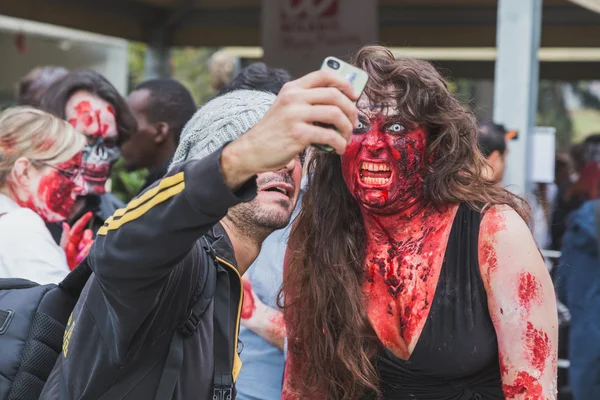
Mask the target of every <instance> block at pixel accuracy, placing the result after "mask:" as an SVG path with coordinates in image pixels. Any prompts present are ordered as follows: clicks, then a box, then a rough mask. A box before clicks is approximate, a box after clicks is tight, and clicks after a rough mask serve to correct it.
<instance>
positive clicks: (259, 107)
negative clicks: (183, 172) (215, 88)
mask: <svg viewBox="0 0 600 400" xmlns="http://www.w3.org/2000/svg"><path fill="white" fill-rule="evenodd" d="M274 101H275V95H274V94H272V93H268V92H259V91H255V90H236V91H233V92H230V93H227V94H224V95H222V96H219V97H216V98H215V99H213V100H211V101H209V102H208V103H206V104H205V105H204V106H203V107H201V108H200V109H199V110H198V111H196V113H195V114H194V116H193V117H192V119H190V120H189V121H188V123H187V124H186V125H185V127H184V128H183V131H182V132H181V137H180V139H179V146H178V147H177V150H176V151H175V155H174V156H173V161H172V162H171V167H172V166H173V165H176V164H179V163H181V162H183V161H187V160H192V159H196V160H197V159H200V158H203V157H205V156H207V155H209V154H210V153H212V152H214V151H215V150H217V149H218V148H220V147H221V146H223V145H224V144H225V143H227V142H229V141H231V140H235V139H237V138H238V137H240V136H241V135H242V134H243V133H246V132H247V131H248V130H250V128H252V127H253V126H254V125H255V124H256V123H257V122H258V121H259V120H260V119H261V118H262V117H263V116H264V115H265V113H266V112H267V110H268V109H269V108H270V107H271V105H272V104H273V102H274Z"/></svg>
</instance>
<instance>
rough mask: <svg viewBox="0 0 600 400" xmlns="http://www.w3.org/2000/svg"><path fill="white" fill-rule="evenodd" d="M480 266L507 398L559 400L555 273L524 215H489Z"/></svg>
mask: <svg viewBox="0 0 600 400" xmlns="http://www.w3.org/2000/svg"><path fill="white" fill-rule="evenodd" d="M479 264H480V269H481V274H482V277H483V280H484V284H485V287H486V291H487V295H488V307H489V312H490V316H491V318H492V322H493V323H494V327H495V329H496V334H497V337H498V352H499V361H500V371H501V376H502V389H503V391H504V395H505V396H506V398H507V399H511V400H512V399H514V400H550V399H555V398H556V378H557V375H556V363H557V348H558V317H557V313H556V300H555V295H554V289H553V285H552V281H551V279H550V276H549V274H548V272H547V270H546V267H545V265H544V262H543V259H542V257H541V254H540V252H539V250H538V249H537V247H536V245H535V242H534V240H533V237H532V235H531V233H530V231H529V229H528V227H527V225H526V224H525V222H524V221H523V220H522V219H521V217H519V215H518V214H517V213H516V212H515V211H514V210H512V209H509V208H506V207H505V208H498V207H495V208H492V209H491V210H488V212H487V213H486V214H485V216H484V217H483V220H482V222H481V231H480V235H479Z"/></svg>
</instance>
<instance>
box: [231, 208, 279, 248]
mask: <svg viewBox="0 0 600 400" xmlns="http://www.w3.org/2000/svg"><path fill="white" fill-rule="evenodd" d="M284 207H285V206H284ZM282 208H283V207H282ZM227 219H228V220H229V221H231V222H232V223H233V224H234V225H235V226H236V228H237V229H238V230H239V231H240V233H243V234H244V235H245V236H247V237H248V236H249V237H252V238H253V239H256V240H259V241H261V242H262V241H263V240H264V239H265V238H266V237H267V236H268V235H270V234H271V232H273V231H275V230H277V229H282V228H285V227H286V226H287V225H288V224H289V223H290V219H291V212H289V215H288V213H286V212H283V209H282V211H273V210H264V209H261V207H260V205H259V204H257V202H256V200H254V201H251V202H249V203H242V204H238V205H237V206H235V207H232V208H230V209H229V212H228V213H227Z"/></svg>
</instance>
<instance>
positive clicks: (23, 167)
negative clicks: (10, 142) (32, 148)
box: [11, 157, 34, 186]
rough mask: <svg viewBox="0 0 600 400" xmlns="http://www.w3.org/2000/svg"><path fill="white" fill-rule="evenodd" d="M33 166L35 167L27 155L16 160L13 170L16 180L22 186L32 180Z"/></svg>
mask: <svg viewBox="0 0 600 400" xmlns="http://www.w3.org/2000/svg"><path fill="white" fill-rule="evenodd" d="M31 168H34V166H33V165H32V164H31V161H29V160H28V159H27V158H25V157H19V158H18V159H17V161H15V163H14V165H13V168H12V172H11V175H12V176H13V180H14V182H16V183H18V184H19V185H22V186H27V185H29V182H30V181H31Z"/></svg>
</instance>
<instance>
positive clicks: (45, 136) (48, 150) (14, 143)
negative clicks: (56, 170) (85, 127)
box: [0, 107, 86, 187]
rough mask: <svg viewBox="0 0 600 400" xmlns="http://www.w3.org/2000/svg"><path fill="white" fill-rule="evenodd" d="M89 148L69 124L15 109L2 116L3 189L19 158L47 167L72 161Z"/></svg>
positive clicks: (31, 110) (26, 109)
mask: <svg viewBox="0 0 600 400" xmlns="http://www.w3.org/2000/svg"><path fill="white" fill-rule="evenodd" d="M85 144H86V139H85V136H84V135H83V134H81V133H79V132H78V131H76V130H75V128H73V127H72V126H71V124H69V123H68V122H67V121H64V120H62V119H60V118H57V117H55V116H53V115H51V114H48V113H47V112H44V111H41V110H38V109H36V108H33V107H12V108H9V109H7V110H5V111H4V112H2V114H0V187H1V186H4V184H5V181H6V177H7V176H8V174H9V173H10V171H11V170H12V168H13V166H14V164H15V162H16V161H17V160H18V159H19V158H20V157H25V158H28V159H30V160H32V161H38V162H44V163H48V164H60V163H62V162H65V161H67V160H69V159H71V158H72V157H73V156H75V155H76V154H77V153H78V152H80V151H81V150H82V149H83V147H84V146H85Z"/></svg>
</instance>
